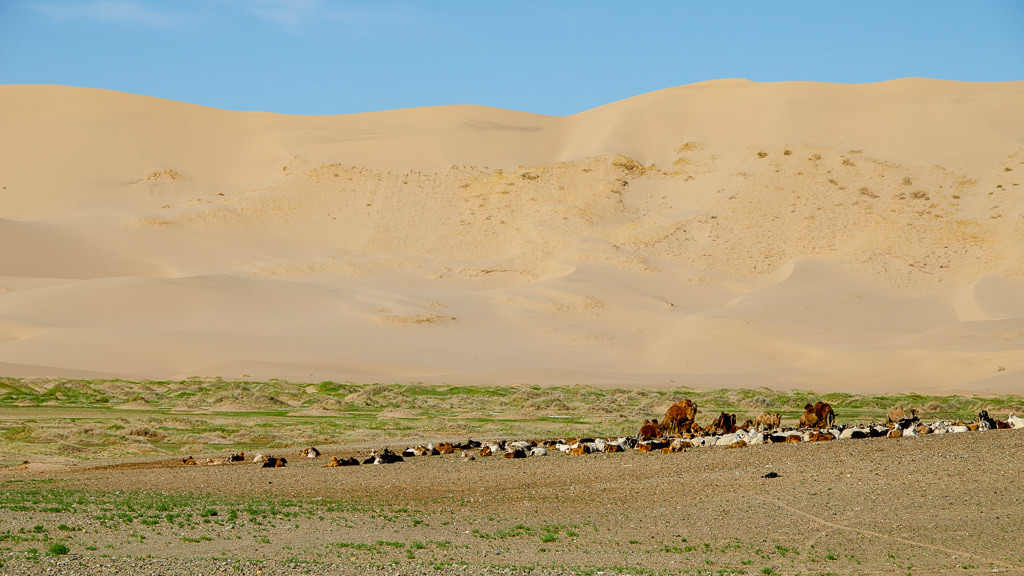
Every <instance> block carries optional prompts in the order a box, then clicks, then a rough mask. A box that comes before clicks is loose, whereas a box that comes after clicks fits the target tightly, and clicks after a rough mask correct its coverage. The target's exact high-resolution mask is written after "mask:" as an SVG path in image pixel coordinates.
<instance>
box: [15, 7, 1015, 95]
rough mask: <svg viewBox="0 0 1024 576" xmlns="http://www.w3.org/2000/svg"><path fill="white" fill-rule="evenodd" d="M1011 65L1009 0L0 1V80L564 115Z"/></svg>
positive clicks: (1006, 72) (1001, 72)
mask: <svg viewBox="0 0 1024 576" xmlns="http://www.w3.org/2000/svg"><path fill="white" fill-rule="evenodd" d="M907 76H923V77H929V78H942V79H948V80H967V81H1005V80H1024V0H1003V1H956V2H952V1H945V0H925V1H900V0H857V1H849V2H841V1H838V0H836V1H832V0H817V1H799V2H797V1H790V2H787V1H771V2H769V1H756V2H755V1H748V2H736V1H726V0H718V1H712V0H708V1H706V2H691V1H682V0H680V1H674V2H667V1H649V2H643V1H628V2H606V1H600V0H589V1H588V0H581V1H569V0H567V1H556V0H549V1H516V2H512V1H509V2H494V1H479V2H468V1H455V0H448V1H442V0H439V1H436V2H428V1H419V2H414V1H406V2H400V1H388V0H378V1H367V2H343V1H335V2H332V1H329V0H290V1H286V0H174V1H170V0H167V1H149V0H81V1H75V2H73V1H68V0H0V84H64V85H71V86H86V87H95V88H109V89H113V90H120V91H124V92H131V93H135V94H145V95H149V96H157V97H161V98H170V99H173V100H181V101H185V102H191V103H195V104H202V105H206V106H214V107H217V108H226V109H231V110H261V111H269V112H279V113H285V114H347V113H355V112H369V111H374V110H386V109H393V108H410V107H417V106H432V105H443V104H481V105H486V106H496V107H500V108H510V109H514V110H522V111H526V112H534V113H539V114H552V115H566V114H572V113H575V112H579V111H582V110H586V109H589V108H593V107H596V106H600V105H603V104H607V103H609V102H614V101H616V100H621V99H623V98H628V97H631V96H636V95H639V94H643V93H646V92H650V91H653V90H658V89H661V88H668V87H671V86H679V85H682V84H690V83H693V82H700V81H704V80H713V79H718V78H747V79H750V80H756V81H765V82H768V81H786V80H813V81H822V82H843V83H862V82H877V81H884V80H891V79H894V78H902V77H907Z"/></svg>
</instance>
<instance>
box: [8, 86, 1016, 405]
mask: <svg viewBox="0 0 1024 576" xmlns="http://www.w3.org/2000/svg"><path fill="white" fill-rule="evenodd" d="M1022 104H1024V82H1013V83H992V84H977V83H954V82H942V81H935V80H926V79H904V80H899V81H893V82H886V83H881V84H870V85H829V84H815V83H804V82H794V83H778V84H759V83H753V82H747V81H742V80H728V81H716V82H707V83H702V84H696V85H691V86H683V87H679V88H673V89H668V90H662V91H659V92H655V93H651V94H646V95H642V96H638V97H635V98H631V99H628V100H624V101H621V102H616V103H612V104H609V105H607V106H603V107H601V108H597V109H594V110H589V111H586V112H583V113H580V114H576V115H574V116H569V117H564V118H556V117H545V116H538V115H533V114H526V113H520V112H514V111H507V110H498V109H491V108H485V107H476V106H452V107H439V108H422V109H410V110H395V111H388V112H378V113H371V114H359V115H349V116H334V117H291V116H280V115H273V114H261V113H239V112H229V111H222V110H214V109H209V108H202V107H198V106H193V105H189V104H183V103H177V102H170V101H165V100H159V99H153V98H147V97H141V96H133V95H127V94H121V93H115V92H109V91H102V90H88V89H77V88H66V87H56V86H0V126H3V127H4V130H3V131H2V132H0V246H2V247H3V249H2V250H0V368H2V373H3V374H5V375H12V376H81V377H102V376H117V377H126V378H160V379H164V378H184V377H188V376H193V375H202V376H223V377H226V378H272V377H277V378H286V379H291V380H298V381H304V380H308V381H318V380H324V379H336V380H338V379H342V380H344V379H351V380H354V381H360V382H364V381H411V380H419V381H432V382H451V383H463V382H466V383H474V382H479V383H513V382H528V383H542V384H547V383H563V384H565V383H574V382H580V383H590V384H607V385H616V386H619V385H673V384H687V385H694V386H760V385H769V386H777V387H800V388H812V389H819V390H825V389H846V390H888V391H904V390H930V391H936V390H956V391H973V392H997V391H998V392H1021V391H1022V390H1024V202H1022V199H1024V198H1022V190H1024V189H1022V188H1021V184H1024V106H1022Z"/></svg>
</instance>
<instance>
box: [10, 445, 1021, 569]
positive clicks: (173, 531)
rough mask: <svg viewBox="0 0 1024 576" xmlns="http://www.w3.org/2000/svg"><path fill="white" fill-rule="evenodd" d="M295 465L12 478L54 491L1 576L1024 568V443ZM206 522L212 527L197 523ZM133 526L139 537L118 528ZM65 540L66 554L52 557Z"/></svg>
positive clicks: (20, 513) (143, 467)
mask: <svg viewBox="0 0 1024 576" xmlns="http://www.w3.org/2000/svg"><path fill="white" fill-rule="evenodd" d="M351 452H352V451H351V450H350V449H345V448H344V447H332V448H327V449H324V456H325V457H329V456H330V455H332V454H338V455H339V456H344V455H347V454H349V453H351ZM286 455H287V456H289V457H290V458H289V460H290V465H289V466H288V467H286V468H281V469H261V468H258V467H257V466H255V465H253V464H251V463H246V464H235V465H229V466H196V467H192V466H181V465H180V464H175V463H174V462H166V461H165V462H134V463H130V464H123V465H118V464H115V465H110V466H100V467H82V466H80V467H75V468H69V469H55V470H44V469H35V468H32V467H31V466H29V467H23V468H20V469H12V470H7V471H3V472H0V487H2V488H0V490H2V492H3V496H4V498H5V499H7V500H8V502H9V503H10V502H13V499H14V498H16V497H20V496H18V494H20V492H18V491H19V490H21V491H25V490H27V491H32V490H37V491H39V490H42V491H43V495H42V496H40V495H36V496H34V497H33V498H34V499H35V500H34V504H31V505H29V506H25V507H24V508H25V509H19V507H18V506H13V505H12V506H6V508H7V509H5V510H4V513H3V516H2V518H0V535H2V534H6V535H8V538H7V539H6V540H4V541H0V561H2V562H3V567H2V568H0V574H111V575H113V574H126V575H127V574H220V573H225V574H371V575H373V574H440V575H444V574H460V575H466V574H471V575H472V574H527V573H529V574H534V575H537V574H598V573H603V574H652V573H654V574H662V573H663V574H679V573H685V574H709V575H710V574H765V575H770V574H899V575H901V576H903V575H906V574H981V573H985V574H992V573H999V572H1009V573H1020V572H1022V571H1024V545H1022V544H1021V542H1024V529H1022V526H1024V478H1022V475H1021V474H1020V470H1021V469H1024V431H1021V430H996V431H989V432H975V433H968V434H946V435H934V436H925V437H915V438H897V439H888V438H880V439H865V440H848V441H839V442H826V443H804V444H776V445H760V446H750V447H747V448H743V449H739V450H728V449H724V448H701V449H693V450H689V451H687V452H685V453H679V454H659V453H648V454H643V453H624V454H594V455H587V456H576V457H573V456H566V455H562V454H558V453H556V454H553V455H551V456H547V457H536V458H529V459H525V460H507V459H501V458H494V457H491V458H477V459H476V460H474V461H466V460H464V459H462V458H459V457H458V456H457V455H450V456H433V457H419V458H411V459H409V460H408V461H406V462H404V463H398V464H392V465H387V466H359V467H351V468H323V467H322V464H323V462H324V458H323V457H322V458H321V459H320V460H317V461H302V460H299V459H298V458H295V457H293V456H294V455H293V454H286ZM768 472H776V473H777V474H778V477H777V478H765V477H764V476H765V475H766V474H767V473H768ZM46 490H57V491H66V493H67V494H72V496H66V497H67V498H75V497H78V498H79V500H78V501H79V504H78V505H76V506H71V508H73V509H71V510H68V509H65V510H54V511H49V512H46V511H43V507H44V506H45V501H46V500H47V499H48V498H50V499H54V498H57V496H53V495H52V494H51V495H49V496H48V495H46V494H49V493H46V492H45V491H46ZM60 494H65V493H64V492H61V493H60ZM75 494H77V495H79V496H73V495H75ZM82 495H84V496H82ZM60 497H61V498H64V497H65V496H60ZM140 498H143V499H144V498H180V499H182V501H180V502H176V503H174V504H173V505H172V506H170V507H168V508H166V509H167V510H170V512H168V514H174V515H175V517H176V518H175V520H167V519H165V518H163V517H162V516H161V514H162V513H161V514H158V515H156V516H153V517H152V518H154V519H153V520H148V519H147V518H144V514H143V513H142V512H141V511H140V510H142V509H143V508H145V507H144V506H143V505H140V504H139V502H140V501H141V500H139V499H140ZM133 503H134V504H133ZM247 506H248V507H249V508H254V507H255V508H260V506H264V507H268V508H269V509H270V510H272V511H270V512H266V513H265V514H263V515H256V514H255V513H253V514H248V513H246V512H245V511H244V510H245V508H246V507H247ZM207 508H215V509H216V515H214V516H207V517H203V516H202V515H201V514H200V513H199V512H198V511H201V510H203V509H207ZM232 508H235V509H237V510H238V515H237V517H234V518H231V517H228V516H227V514H228V510H229V509H232ZM189 510H190V511H192V513H191V518H192V519H191V520H190V521H188V522H182V521H181V520H180V518H178V516H180V517H186V516H189V513H188V512H187V511H189ZM125 511H130V512H131V513H132V514H136V516H135V519H134V521H131V520H123V519H122V520H120V521H119V520H118V518H117V514H122V513H125ZM146 522H151V523H146ZM58 525H63V526H65V528H61V529H57V527H58ZM58 542H59V543H64V544H66V545H67V547H68V549H69V551H70V553H69V554H65V555H60V556H48V555H47V550H48V547H49V546H51V545H53V544H54V543H58ZM32 550H35V553H33V552H32ZM105 556H106V557H105Z"/></svg>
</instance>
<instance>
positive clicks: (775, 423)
mask: <svg viewBox="0 0 1024 576" xmlns="http://www.w3.org/2000/svg"><path fill="white" fill-rule="evenodd" d="M781 425H782V415H781V414H778V413H774V414H769V413H767V412H765V413H764V414H761V415H760V416H758V417H757V418H756V419H755V420H754V430H775V429H776V428H778V427H779V426H781Z"/></svg>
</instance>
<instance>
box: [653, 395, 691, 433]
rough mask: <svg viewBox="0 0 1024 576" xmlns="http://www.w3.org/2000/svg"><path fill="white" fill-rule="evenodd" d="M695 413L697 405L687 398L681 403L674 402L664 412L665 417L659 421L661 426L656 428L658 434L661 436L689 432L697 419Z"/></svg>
mask: <svg viewBox="0 0 1024 576" xmlns="http://www.w3.org/2000/svg"><path fill="white" fill-rule="evenodd" d="M697 412H698V410H697V405H696V404H694V403H693V400H690V399H689V398H687V399H685V400H683V401H682V402H676V403H675V404H673V405H672V406H669V409H668V411H666V412H665V417H664V418H662V419H661V425H660V426H658V432H660V433H661V434H662V435H664V434H666V433H672V434H683V433H685V432H689V431H690V426H691V425H692V424H693V421H694V419H696V418H697Z"/></svg>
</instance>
